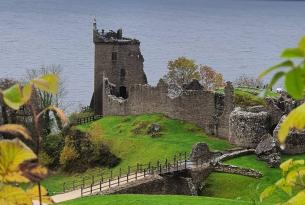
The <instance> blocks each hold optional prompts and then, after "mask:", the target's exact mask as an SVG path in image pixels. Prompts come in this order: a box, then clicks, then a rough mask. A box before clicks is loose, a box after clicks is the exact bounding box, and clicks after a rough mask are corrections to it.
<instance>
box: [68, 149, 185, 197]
mask: <svg viewBox="0 0 305 205" xmlns="http://www.w3.org/2000/svg"><path fill="white" fill-rule="evenodd" d="M187 163H188V156H187V153H186V152H184V153H179V154H176V155H174V156H173V157H172V158H171V159H167V158H166V159H165V160H163V161H161V160H158V161H156V162H155V163H151V162H150V163H147V164H140V163H137V165H135V166H128V167H127V168H126V169H124V170H123V169H121V168H120V169H118V170H116V171H114V170H113V169H111V170H110V171H108V172H105V171H103V170H102V169H100V170H99V171H98V172H99V173H98V174H95V175H89V176H83V177H82V178H80V179H78V180H72V181H67V182H64V183H63V185H62V186H63V188H62V192H63V193H65V192H69V191H73V190H77V189H82V190H84V191H85V190H88V189H89V190H91V188H92V189H94V187H96V186H98V185H100V184H101V185H100V186H101V187H100V189H103V186H106V185H104V184H105V182H108V187H109V186H110V187H111V186H112V184H111V183H116V184H120V183H121V182H125V181H127V182H129V181H130V180H132V179H134V178H135V179H138V178H139V177H143V176H144V177H146V176H147V175H151V174H162V173H166V172H170V171H174V170H175V169H176V170H181V169H182V168H183V169H186V166H187ZM183 166H184V167H183ZM114 179H115V180H114ZM109 180H110V181H109ZM109 184H110V185H109ZM92 191H94V190H92Z"/></svg>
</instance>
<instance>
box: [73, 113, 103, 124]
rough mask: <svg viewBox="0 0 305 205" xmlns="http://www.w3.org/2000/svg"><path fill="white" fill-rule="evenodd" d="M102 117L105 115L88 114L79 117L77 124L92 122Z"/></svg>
mask: <svg viewBox="0 0 305 205" xmlns="http://www.w3.org/2000/svg"><path fill="white" fill-rule="evenodd" d="M102 117H103V116H102V115H92V116H88V117H83V118H79V119H77V124H78V125H80V124H84V123H88V122H92V121H95V120H98V119H101V118H102Z"/></svg>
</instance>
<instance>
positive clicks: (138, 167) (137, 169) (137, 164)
mask: <svg viewBox="0 0 305 205" xmlns="http://www.w3.org/2000/svg"><path fill="white" fill-rule="evenodd" d="M138 171H139V163H137V172H138Z"/></svg>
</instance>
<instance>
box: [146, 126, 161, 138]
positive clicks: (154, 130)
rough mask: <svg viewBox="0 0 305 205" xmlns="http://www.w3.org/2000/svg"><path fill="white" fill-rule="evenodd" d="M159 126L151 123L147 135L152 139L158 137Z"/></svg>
mask: <svg viewBox="0 0 305 205" xmlns="http://www.w3.org/2000/svg"><path fill="white" fill-rule="evenodd" d="M160 131H161V126H160V124H158V123H152V124H151V125H150V126H149V128H148V132H147V133H148V134H149V135H151V136H152V137H156V136H159V135H160Z"/></svg>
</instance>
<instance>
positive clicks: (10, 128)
mask: <svg viewBox="0 0 305 205" xmlns="http://www.w3.org/2000/svg"><path fill="white" fill-rule="evenodd" d="M0 132H2V133H9V134H12V135H17V134H20V135H22V136H23V137H24V138H25V139H32V137H31V135H30V132H29V131H28V130H27V129H26V128H25V127H23V126H22V125H18V124H5V125H1V126H0Z"/></svg>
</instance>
